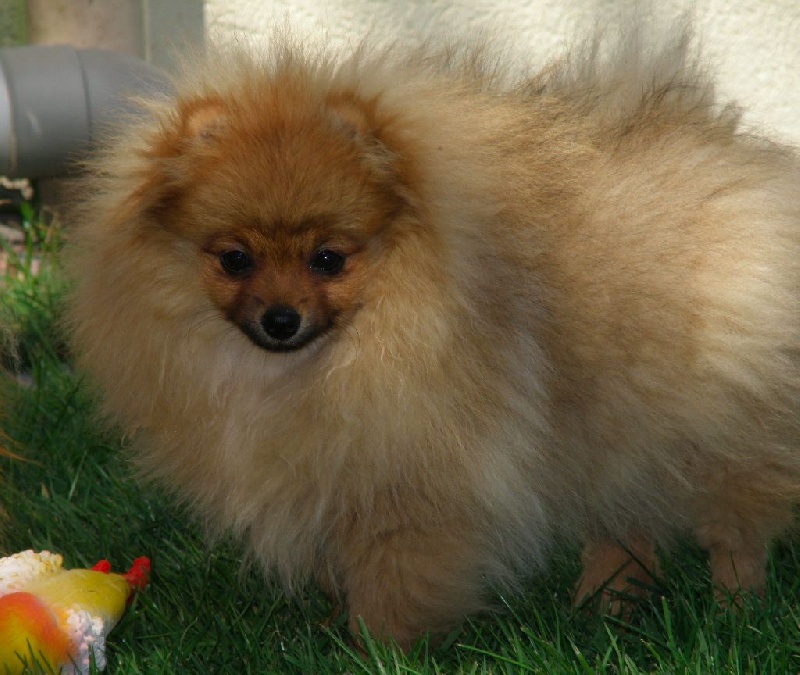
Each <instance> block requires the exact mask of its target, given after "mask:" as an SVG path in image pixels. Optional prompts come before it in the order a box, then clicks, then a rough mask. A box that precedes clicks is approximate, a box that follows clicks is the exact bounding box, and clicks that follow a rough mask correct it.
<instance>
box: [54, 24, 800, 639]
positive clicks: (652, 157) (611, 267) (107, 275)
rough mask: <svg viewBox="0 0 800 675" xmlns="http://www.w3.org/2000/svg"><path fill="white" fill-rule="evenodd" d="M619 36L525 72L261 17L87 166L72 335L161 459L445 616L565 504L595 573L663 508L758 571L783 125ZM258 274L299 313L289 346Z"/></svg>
mask: <svg viewBox="0 0 800 675" xmlns="http://www.w3.org/2000/svg"><path fill="white" fill-rule="evenodd" d="M622 42H623V43H624V44H622V46H621V47H618V48H617V49H616V51H614V50H611V51H612V52H613V53H612V54H611V56H606V57H602V56H600V54H602V53H605V52H604V48H600V47H598V48H596V49H592V48H589V49H586V50H584V51H583V52H581V53H578V54H577V55H573V56H571V57H568V58H565V59H563V60H561V61H558V62H556V63H554V64H552V65H551V66H550V67H548V68H545V69H544V70H542V71H541V73H540V74H536V75H531V76H528V77H522V78H520V79H517V80H513V81H512V78H510V77H508V76H507V75H506V74H504V73H503V72H502V70H501V69H500V68H498V67H497V66H495V65H492V63H493V61H492V60H491V59H490V58H488V57H487V56H486V55H485V54H482V53H481V50H477V51H470V50H469V49H466V50H461V49H445V50H440V51H433V50H428V49H420V50H415V51H413V52H412V53H410V54H408V53H402V52H403V50H402V49H400V48H396V47H395V48H389V49H384V50H374V51H371V50H370V49H368V48H367V47H362V48H360V49H359V50H357V51H356V53H355V54H354V55H350V56H347V57H342V58H337V57H334V56H329V55H326V54H321V53H317V52H314V51H313V50H309V49H303V48H300V47H298V46H297V44H295V43H294V42H293V40H292V39H291V38H283V39H281V38H278V39H276V45H275V47H274V48H273V49H272V51H271V52H270V54H269V55H268V56H266V57H263V58H251V57H247V56H243V55H242V54H234V55H230V54H228V55H223V56H218V57H217V58H216V60H214V59H212V60H211V61H210V62H208V63H204V64H203V66H202V67H200V68H197V69H196V71H195V74H194V75H189V76H187V78H186V79H185V80H184V81H183V83H182V84H181V85H180V91H179V93H178V95H177V96H176V98H175V99H174V100H167V101H153V102H151V103H150V104H148V105H149V114H148V115H147V116H146V117H145V119H144V121H138V122H134V123H132V124H131V125H130V126H129V127H128V128H126V129H125V130H124V131H123V133H122V134H121V136H120V137H119V138H118V139H117V140H116V141H114V142H112V143H111V144H110V145H109V147H108V149H107V150H105V151H103V152H102V153H101V154H100V155H99V156H98V157H97V159H95V160H94V162H93V163H92V164H91V165H90V166H91V173H90V176H89V178H88V179H87V182H86V183H85V190H86V191H87V194H86V200H85V204H84V205H83V207H82V208H81V209H80V210H79V212H78V215H77V216H76V217H74V218H73V222H72V223H71V225H70V227H71V228H72V229H71V230H70V235H71V238H72V244H71V250H70V268H71V270H72V272H73V274H74V276H75V277H76V288H75V292H74V295H73V297H72V301H71V308H70V317H69V321H70V325H71V329H72V331H73V345H74V350H75V354H76V356H77V361H78V363H79V365H80V366H81V367H82V368H83V369H85V370H86V371H88V372H89V373H90V374H91V377H92V380H93V381H94V382H95V383H96V384H97V385H99V388H100V389H101V391H102V392H103V402H104V406H105V410H106V412H107V413H109V414H110V415H111V416H112V417H113V418H115V419H117V420H119V421H120V422H121V423H122V425H123V426H124V428H125V429H126V431H128V432H130V433H133V434H135V435H136V438H137V442H136V451H137V457H138V459H139V462H140V463H141V466H142V467H143V468H144V469H145V470H146V471H147V472H148V473H149V474H152V475H154V476H157V477H159V478H160V479H162V480H163V481H164V482H165V483H166V484H167V485H168V486H169V487H171V488H172V489H173V490H174V491H175V492H177V493H178V494H180V495H181V496H182V497H183V498H184V499H186V500H187V501H188V502H190V503H191V505H192V506H193V507H194V508H195V509H196V511H197V512H198V513H199V514H201V516H202V517H203V518H205V519H206V520H207V521H208V522H209V523H210V524H211V525H212V526H214V527H219V528H226V529H231V530H233V531H235V532H236V533H238V534H239V535H241V536H243V537H244V538H245V539H246V540H247V541H248V542H249V544H250V547H251V549H252V551H253V552H254V554H255V555H256V556H257V557H258V559H259V560H260V561H261V562H263V564H264V566H265V568H267V569H268V570H275V571H277V572H278V573H279V575H280V577H281V578H282V579H283V580H284V581H285V582H286V583H287V584H288V585H290V586H291V585H293V584H295V583H296V582H298V581H301V580H303V579H305V578H307V577H309V576H312V577H315V578H316V579H318V580H319V581H320V582H321V583H322V584H323V585H324V586H325V588H326V589H328V590H329V591H330V592H332V593H335V594H338V595H339V596H340V597H341V598H343V599H344V600H345V601H346V603H347V605H348V606H349V611H350V615H351V622H352V623H353V625H354V626H355V625H357V624H356V620H357V617H359V616H360V617H362V618H363V619H364V621H365V622H366V625H367V626H368V627H369V628H370V629H371V630H372V631H373V632H374V633H375V634H377V635H382V636H384V637H392V638H394V639H396V640H397V641H398V642H399V643H400V644H402V645H408V644H410V643H411V642H412V641H413V640H414V639H415V638H416V637H417V636H418V635H419V634H420V633H421V632H422V631H424V630H427V629H430V630H433V631H444V630H447V629H449V628H450V627H451V626H452V625H453V624H454V623H455V622H457V621H458V620H459V618H460V617H462V616H463V615H465V614H467V613H470V612H474V611H476V610H479V609H480V608H482V607H484V606H485V602H486V596H485V590H486V588H487V585H491V584H503V583H509V582H513V581H514V580H515V579H517V578H519V576H520V575H521V574H525V573H526V572H529V571H530V570H532V569H534V568H536V567H538V566H540V565H541V564H542V562H543V561H544V559H545V557H546V555H547V552H548V549H549V548H550V546H551V543H552V541H553V539H554V537H555V536H556V535H557V534H558V533H564V534H565V535H568V536H578V537H581V538H583V539H584V540H585V541H586V542H587V543H588V547H587V553H586V555H585V561H586V563H587V565H588V566H589V567H588V569H587V570H586V572H585V576H584V579H583V582H582V585H581V588H580V594H581V595H585V594H587V593H590V592H591V591H592V590H593V589H594V588H595V587H597V586H598V585H599V584H601V583H602V582H603V581H604V580H605V578H606V577H607V576H611V575H612V574H613V573H614V571H616V570H615V568H616V567H617V565H618V563H619V561H620V560H623V561H624V560H625V559H626V557H625V556H626V555H627V554H622V557H620V555H621V553H620V552H621V551H623V550H624V549H626V548H628V547H629V548H630V549H631V551H630V552H631V553H633V554H635V555H639V556H641V557H643V558H645V559H647V560H650V559H651V557H650V556H651V554H652V548H653V545H654V544H657V543H668V542H669V540H670V538H671V537H672V535H673V534H674V533H676V532H681V531H683V532H687V533H693V534H694V535H695V536H696V537H697V538H698V540H699V541H700V543H701V544H702V545H703V546H704V547H705V548H706V549H707V550H708V551H709V552H710V555H711V565H712V575H713V579H714V581H715V582H716V583H717V584H719V585H720V586H721V587H722V588H724V589H730V590H734V589H736V588H738V587H739V586H746V587H752V588H754V589H756V590H758V589H760V588H761V587H763V584H764V562H765V556H766V547H767V545H768V543H769V542H770V541H771V540H772V539H773V538H774V537H775V536H777V535H779V534H780V533H781V532H782V531H784V530H785V528H786V527H787V526H788V524H789V522H790V518H791V514H790V511H791V505H792V504H793V503H794V502H795V501H796V500H797V498H798V495H799V494H800V452H798V438H799V437H798V424H797V412H798V390H799V388H800V360H799V351H798V350H799V349H800V187H799V186H800V170H798V161H797V157H796V156H795V154H793V152H792V151H790V150H788V149H786V148H784V147H781V146H780V145H777V144H774V143H771V142H768V141H766V140H762V139H761V138H758V137H756V136H754V135H750V134H748V133H745V132H744V131H742V130H741V128H740V124H739V118H738V114H737V111H736V110H735V109H734V108H723V107H720V106H719V105H718V103H717V101H716V100H715V96H714V92H713V89H712V87H711V85H710V84H709V83H708V81H707V80H706V78H705V76H704V75H703V73H702V72H701V69H700V68H698V67H697V66H696V65H694V64H693V63H692V62H691V61H692V59H691V58H690V57H689V56H688V54H690V53H691V50H689V49H687V46H686V45H687V40H686V39H685V38H684V37H681V38H680V39H678V40H676V41H675V42H674V43H672V44H669V45H667V46H665V47H664V48H663V49H660V50H657V53H655V54H647V53H645V52H646V51H647V50H642V49H640V45H641V43H642V41H641V40H637V39H635V38H634V39H632V40H630V41H629V42H626V41H622ZM321 242H322V243H324V245H325V246H327V247H329V248H331V247H332V248H335V249H336V250H337V251H339V252H340V253H341V255H342V256H343V258H344V259H345V260H346V262H345V264H344V268H343V269H342V270H341V271H340V272H339V271H337V272H336V273H335V275H334V274H328V275H327V276H326V275H325V274H320V273H318V272H317V273H315V272H313V271H309V269H310V268H309V266H308V265H307V264H306V261H307V260H308V255H309V252H313V251H314V250H317V251H318V250H320V249H319V248H318V247H319V246H320V243H321ZM315 247H317V248H315ZM232 250H233V251H234V252H236V254H237V255H238V254H240V253H244V254H245V255H246V256H247V258H246V260H247V261H249V262H250V263H251V266H250V267H248V268H247V269H246V270H245V271H244V272H241V271H236V270H233V271H231V269H229V268H230V267H231V265H230V263H227V262H225V263H221V262H220V261H224V260H225V259H224V255H225V254H226V253H229V252H230V251H232ZM233 260H234V262H236V259H233ZM226 266H227V267H226ZM312 267H313V265H312ZM268 306H269V307H273V306H277V307H279V308H281V311H284V308H285V307H290V308H293V310H292V311H294V309H296V310H297V314H298V315H299V316H300V317H301V318H302V321H303V322H304V323H302V325H301V328H300V332H301V333H302V335H303V336H308V341H307V344H306V343H303V344H299V342H298V344H297V345H295V344H293V343H291V342H290V343H288V344H287V345H285V347H286V348H285V349H284V350H283V351H280V352H277V351H275V350H274V349H273V347H274V346H275V345H273V344H271V343H270V341H269V338H265V337H264V336H263V335H262V333H261V328H260V326H261V325H262V324H263V320H262V318H261V315H260V312H262V311H263V309H264V307H268ZM240 329H241V330H240ZM303 339H305V337H304V338H303ZM298 340H299V338H298ZM295 346H297V348H296V349H295V348H294V347H295Z"/></svg>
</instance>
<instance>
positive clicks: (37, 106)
mask: <svg viewBox="0 0 800 675" xmlns="http://www.w3.org/2000/svg"><path fill="white" fill-rule="evenodd" d="M170 90H171V89H170V86H169V84H168V82H167V78H166V76H165V75H164V74H163V73H162V72H161V71H159V70H156V69H155V68H153V67H151V66H148V65H147V64H146V63H144V62H143V61H140V60H138V59H135V58H132V57H129V56H125V55H123V54H118V53H115V52H108V51H104V50H99V49H75V48H73V47H66V46H63V47H62V46H57V47H50V46H26V47H6V48H2V49H0V175H2V176H7V177H9V178H30V179H39V178H51V177H56V176H62V175H65V174H67V173H69V172H70V169H71V168H73V166H72V165H73V163H74V162H76V161H77V160H78V159H79V158H80V157H81V155H82V154H83V153H84V152H85V151H86V150H87V149H88V148H89V147H90V146H91V143H92V142H93V141H95V140H96V139H97V137H98V133H99V132H100V131H101V130H102V128H103V127H104V126H105V125H106V124H107V123H109V122H111V121H113V119H114V117H115V116H117V115H119V114H120V113H130V112H133V111H134V110H135V107H134V106H133V105H132V104H131V103H130V101H129V100H128V97H129V96H130V95H132V94H154V93H165V94H168V93H170Z"/></svg>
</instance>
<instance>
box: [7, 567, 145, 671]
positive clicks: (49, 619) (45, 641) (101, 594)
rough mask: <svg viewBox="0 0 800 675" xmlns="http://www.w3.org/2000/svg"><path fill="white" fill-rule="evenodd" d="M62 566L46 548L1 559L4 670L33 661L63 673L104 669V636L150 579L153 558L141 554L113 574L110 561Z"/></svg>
mask: <svg viewBox="0 0 800 675" xmlns="http://www.w3.org/2000/svg"><path fill="white" fill-rule="evenodd" d="M62 565H63V558H62V557H61V556H60V555H58V554H55V553H50V552H48V551H42V552H39V553H37V552H34V551H23V552H22V553H16V554H14V555H11V556H8V557H6V558H0V673H10V674H12V675H15V674H17V673H24V672H26V670H25V669H26V667H30V666H33V665H34V664H39V665H40V666H42V667H44V668H46V669H48V671H47V672H49V669H52V670H54V671H55V672H60V673H62V674H63V675H87V674H88V673H89V672H90V669H91V664H92V663H94V665H95V666H96V668H97V669H99V670H102V669H104V668H105V665H106V656H105V643H106V637H107V636H108V633H109V632H110V631H111V629H112V628H114V626H115V625H116V624H117V622H118V621H119V619H120V618H121V617H122V614H123V612H124V611H125V607H126V606H127V603H128V600H129V599H130V598H131V596H132V595H133V593H134V592H135V591H136V590H139V589H142V588H144V587H145V585H146V584H147V577H148V575H149V572H150V561H149V560H148V559H147V558H137V559H136V560H135V561H134V563H133V566H132V567H131V569H130V570H129V571H128V572H127V573H126V574H114V573H112V572H111V565H110V564H109V563H108V561H106V560H101V561H100V562H99V563H97V565H95V566H94V567H93V568H92V569H72V570H65V569H63V567H62ZM34 672H35V671H34Z"/></svg>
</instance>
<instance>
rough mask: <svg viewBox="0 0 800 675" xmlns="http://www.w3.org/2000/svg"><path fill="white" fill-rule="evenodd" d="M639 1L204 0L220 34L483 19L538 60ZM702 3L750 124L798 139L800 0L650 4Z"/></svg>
mask: <svg viewBox="0 0 800 675" xmlns="http://www.w3.org/2000/svg"><path fill="white" fill-rule="evenodd" d="M635 5H640V6H644V3H643V2H640V1H637V0H453V1H451V2H440V1H437V0H206V17H207V23H208V27H209V29H210V31H211V35H212V36H216V38H217V39H229V38H231V37H232V36H234V35H236V36H238V37H240V38H241V37H242V36H244V37H247V38H248V39H254V40H259V39H263V38H264V37H265V36H267V35H268V34H269V32H270V26H271V25H274V24H275V23H276V22H277V23H282V22H284V20H285V19H286V18H287V17H288V19H289V22H290V24H291V25H293V26H295V27H296V28H298V29H299V30H300V31H302V32H303V33H304V34H306V33H310V34H321V33H322V32H323V31H325V32H327V35H328V36H329V37H330V38H331V39H333V40H336V41H343V42H347V41H352V40H353V39H358V37H359V36H361V35H363V34H364V33H365V32H366V31H368V30H371V31H373V32H377V33H379V34H382V33H388V34H398V35H402V34H404V33H411V34H413V33H419V32H428V31H429V30H430V27H431V26H436V30H438V31H445V32H446V31H447V30H448V29H451V28H452V29H453V30H454V31H456V32H463V30H464V29H467V30H469V29H471V28H472V27H479V28H480V29H482V30H483V29H486V28H487V27H488V28H489V29H491V30H495V31H499V32H500V33H501V34H503V35H506V36H509V37H511V38H512V39H513V41H514V43H515V44H516V45H517V46H518V47H519V48H521V49H524V50H526V51H529V52H530V55H531V60H533V61H534V62H536V61H540V60H543V59H544V58H546V57H547V55H553V54H556V53H557V52H558V49H559V47H560V46H562V45H563V44H564V43H565V41H566V40H568V39H569V37H570V36H571V35H574V34H575V31H576V27H586V26H590V25H592V23H593V22H594V21H595V20H596V19H597V18H598V17H599V18H600V19H601V20H604V19H605V20H608V19H609V18H610V17H613V16H615V13H616V12H618V11H619V10H620V9H622V10H623V11H624V10H625V9H630V8H631V7H633V6H635ZM691 8H694V11H695V15H696V17H697V19H696V23H697V25H698V28H699V33H700V34H701V35H702V37H703V42H704V45H705V49H704V53H705V54H706V56H707V57H708V58H710V59H711V60H712V62H713V63H714V64H715V65H716V72H717V75H718V82H719V84H720V91H721V93H722V95H723V96H725V97H729V98H735V99H736V100H738V101H739V102H740V103H742V104H744V105H745V107H746V108H747V110H748V114H747V116H746V118H745V119H746V120H747V122H748V123H751V124H754V125H758V126H763V127H765V128H766V129H767V130H769V131H770V132H771V133H773V134H776V135H778V136H779V137H782V138H784V139H786V140H789V141H792V142H795V143H800V0H698V1H696V2H690V0H662V1H661V2H657V1H656V0H654V1H653V3H652V6H649V9H648V10H647V11H650V12H655V13H656V14H657V16H658V18H659V21H664V22H665V23H666V22H668V21H669V19H670V18H672V17H677V16H679V15H680V14H681V13H683V12H684V11H686V10H688V9H691Z"/></svg>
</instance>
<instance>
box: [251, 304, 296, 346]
mask: <svg viewBox="0 0 800 675" xmlns="http://www.w3.org/2000/svg"><path fill="white" fill-rule="evenodd" d="M302 321H303V318H302V317H301V316H300V314H298V313H297V312H296V311H295V310H293V309H292V308H291V307H270V308H269V309H268V310H267V311H266V312H264V316H262V317H261V327H262V328H263V329H264V332H265V333H266V334H267V335H269V336H270V337H271V338H272V339H273V340H278V341H280V342H283V341H285V340H289V339H290V338H292V337H293V336H294V335H296V334H297V330H298V329H299V328H300V324H301V323H302Z"/></svg>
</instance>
